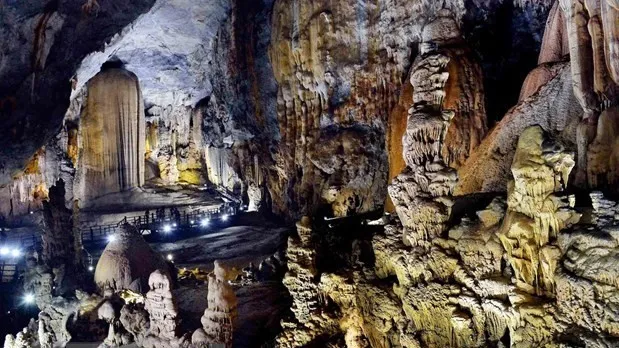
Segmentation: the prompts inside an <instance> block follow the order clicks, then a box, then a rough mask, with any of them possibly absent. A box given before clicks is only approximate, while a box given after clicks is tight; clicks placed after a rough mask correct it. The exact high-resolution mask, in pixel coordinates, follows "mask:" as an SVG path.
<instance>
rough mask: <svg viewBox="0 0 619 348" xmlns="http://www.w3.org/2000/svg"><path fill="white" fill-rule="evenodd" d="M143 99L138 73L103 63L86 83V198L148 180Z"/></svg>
mask: <svg viewBox="0 0 619 348" xmlns="http://www.w3.org/2000/svg"><path fill="white" fill-rule="evenodd" d="M145 127H146V124H145V121H144V104H143V102H142V94H141V92H140V86H139V82H138V79H137V77H136V76H135V75H134V74H133V73H131V72H129V71H126V70H124V69H120V68H104V69H103V70H102V71H101V72H100V73H99V74H97V75H96V76H95V77H94V78H93V79H92V80H91V81H89V83H88V96H87V101H86V107H85V111H84V113H83V115H82V118H81V123H80V129H81V132H82V137H81V139H82V151H81V155H80V170H81V176H82V179H81V180H82V190H83V199H84V200H88V199H90V198H95V197H98V196H102V195H105V194H106V193H113V192H119V191H125V190H130V189H134V188H138V187H140V186H142V185H143V184H144V153H145V148H144V145H145V141H146V133H145Z"/></svg>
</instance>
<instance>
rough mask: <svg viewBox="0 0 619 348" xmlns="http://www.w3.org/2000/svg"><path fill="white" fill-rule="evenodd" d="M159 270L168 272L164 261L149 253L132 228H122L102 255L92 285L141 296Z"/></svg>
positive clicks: (151, 250) (152, 252)
mask: <svg viewBox="0 0 619 348" xmlns="http://www.w3.org/2000/svg"><path fill="white" fill-rule="evenodd" d="M158 269H162V270H167V269H168V266H167V263H166V262H165V260H164V259H163V258H162V257H161V255H159V254H158V253H156V252H155V251H153V249H151V247H150V246H149V245H148V244H147V243H146V241H144V238H142V236H141V235H140V234H139V233H138V231H137V230H136V229H135V227H133V226H131V225H128V224H125V225H123V228H121V229H120V232H118V233H117V234H115V235H114V240H112V241H110V242H108V244H107V246H106V247H105V250H104V251H103V254H101V257H100V258H99V262H98V263H97V267H96V269H95V283H97V286H98V287H99V288H100V289H112V290H114V291H120V290H124V289H129V290H133V291H136V292H141V291H142V290H145V289H147V288H148V287H147V286H148V285H149V280H148V279H149V277H150V274H151V273H152V272H154V271H155V270H158Z"/></svg>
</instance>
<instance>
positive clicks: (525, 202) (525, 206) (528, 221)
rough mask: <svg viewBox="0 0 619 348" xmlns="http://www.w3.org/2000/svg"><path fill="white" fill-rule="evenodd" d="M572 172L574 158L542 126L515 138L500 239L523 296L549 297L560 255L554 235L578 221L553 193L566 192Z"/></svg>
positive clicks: (530, 129) (565, 199)
mask: <svg viewBox="0 0 619 348" xmlns="http://www.w3.org/2000/svg"><path fill="white" fill-rule="evenodd" d="M573 167H574V160H573V155H571V154H568V153H565V152H564V149H563V148H561V146H559V145H555V144H552V143H549V142H548V141H547V139H544V133H543V130H542V129H541V127H532V128H527V129H526V130H525V131H524V132H523V133H522V135H521V136H520V139H519V140H518V147H517V149H516V154H515V155H514V163H513V164H512V174H513V178H514V179H513V181H511V182H510V184H509V188H508V192H507V195H508V200H507V207H508V208H507V214H506V216H505V219H504V223H503V227H502V228H501V231H500V232H499V238H500V239H501V243H502V244H503V248H504V249H505V250H506V251H507V261H508V262H509V263H510V264H511V267H512V270H513V272H514V279H515V283H516V286H517V287H518V288H519V289H521V290H523V291H525V292H528V293H531V294H535V295H539V296H542V295H546V296H549V297H552V296H554V291H555V284H554V275H555V272H556V270H557V266H558V261H559V259H560V256H561V251H560V249H559V248H558V247H557V246H556V243H555V241H556V239H557V236H558V234H559V231H561V230H564V229H565V228H567V227H570V226H571V225H573V224H574V223H576V222H578V220H579V219H580V216H579V215H578V214H576V213H575V212H574V211H572V210H571V209H570V204H569V202H568V201H567V198H566V197H560V196H558V195H557V194H556V193H557V192H560V191H562V190H564V189H566V188H567V183H568V178H569V174H570V172H571V171H572V168H573ZM572 201H573V198H572ZM572 204H573V202H572Z"/></svg>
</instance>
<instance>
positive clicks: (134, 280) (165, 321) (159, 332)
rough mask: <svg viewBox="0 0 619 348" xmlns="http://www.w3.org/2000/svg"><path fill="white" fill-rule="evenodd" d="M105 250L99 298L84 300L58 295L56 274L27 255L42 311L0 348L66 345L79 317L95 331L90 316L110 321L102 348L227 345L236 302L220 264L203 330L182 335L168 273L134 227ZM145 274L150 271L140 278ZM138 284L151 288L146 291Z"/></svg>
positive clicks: (211, 281) (29, 287) (80, 295)
mask: <svg viewBox="0 0 619 348" xmlns="http://www.w3.org/2000/svg"><path fill="white" fill-rule="evenodd" d="M130 244H133V246H131V247H130ZM119 246H121V247H119ZM122 246H124V247H122ZM136 248H138V249H136ZM140 248H143V249H146V250H139V249H140ZM111 250H112V251H113V252H112V251H111ZM106 253H107V254H108V256H107V257H106V258H104V257H102V258H101V260H100V262H99V264H98V265H97V270H99V272H98V274H99V276H98V282H97V283H98V284H97V285H98V286H99V288H100V294H93V295H88V294H86V293H84V292H82V291H80V290H76V291H75V295H74V296H71V297H70V296H66V295H65V296H55V295H54V292H55V291H56V290H55V289H57V286H58V284H60V283H59V282H60V281H61V280H58V279H57V277H58V274H56V273H55V272H52V270H51V269H49V268H48V267H46V266H44V265H43V263H42V262H40V260H37V258H36V255H33V256H32V257H30V258H29V261H28V262H29V269H28V271H27V273H26V274H25V282H24V283H25V284H24V287H25V290H26V291H27V292H29V293H32V294H33V295H34V301H35V303H36V305H37V306H38V307H39V309H40V310H41V312H40V313H39V317H38V320H37V321H36V322H35V321H33V322H32V323H31V324H30V325H29V326H28V327H26V328H24V330H23V332H21V333H19V334H17V335H16V336H15V337H13V336H12V335H9V336H7V338H6V340H5V348H34V347H41V348H51V347H64V346H65V345H66V344H67V343H68V342H69V341H70V340H71V334H70V333H69V328H68V326H69V321H70V320H73V321H75V320H76V318H78V317H79V318H83V320H86V322H87V323H86V325H87V326H88V325H90V326H91V327H90V328H89V330H93V327H96V326H97V325H96V324H95V322H94V320H95V319H100V320H103V321H105V322H106V323H107V324H108V326H109V327H108V331H107V336H105V339H104V341H103V343H102V344H101V345H100V347H101V348H110V347H119V346H122V345H126V344H129V343H132V342H135V343H136V344H137V345H138V346H139V347H144V348H169V347H182V348H203V347H209V346H212V345H222V346H225V347H231V346H232V337H233V330H234V324H235V320H236V317H237V300H236V295H235V293H234V290H233V289H232V287H231V285H230V284H229V282H228V279H227V278H226V270H225V269H224V268H223V267H222V266H221V265H220V264H219V263H218V262H217V261H216V262H215V270H214V274H211V275H209V277H208V295H207V301H208V307H207V308H206V310H205V312H204V316H203V317H202V328H199V329H197V330H196V331H195V332H193V334H192V333H190V332H184V333H183V332H182V330H181V329H180V327H179V325H180V319H181V316H180V314H181V313H180V312H179V309H178V307H177V305H176V301H175V299H174V295H173V292H172V289H173V286H174V282H173V280H172V278H171V276H170V272H171V271H172V269H171V268H170V267H168V265H167V264H166V263H165V262H163V261H162V260H160V258H161V257H160V256H159V255H156V254H155V253H154V252H153V251H152V250H151V249H150V247H149V246H148V244H146V243H145V242H144V240H143V239H142V237H141V236H139V235H138V234H137V231H135V229H134V228H131V227H130V226H128V225H126V226H125V227H124V228H123V232H122V233H119V234H118V235H117V236H116V240H115V241H113V242H111V243H109V244H108V247H107V248H106V250H105V251H104V255H105V254H106ZM135 253H138V254H136V255H134V254H135ZM110 254H111V255H110ZM136 256H139V257H141V258H140V260H139V262H137V263H136V260H134V259H133V258H134V257H136ZM150 269H152V270H150ZM103 270H104V271H105V272H103ZM148 270H150V271H148ZM146 271H148V272H149V273H147V274H146V275H145V273H144V272H146ZM104 276H105V277H104ZM114 277H115V278H114ZM145 277H146V278H145ZM142 283H145V284H146V286H147V287H148V289H149V290H148V292H146V293H145V294H143V289H145V287H144V286H143V285H142ZM71 317H73V319H71ZM93 335H95V334H94V333H93ZM93 337H94V336H93ZM93 337H89V339H93Z"/></svg>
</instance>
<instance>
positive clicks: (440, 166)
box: [389, 12, 486, 245]
mask: <svg viewBox="0 0 619 348" xmlns="http://www.w3.org/2000/svg"><path fill="white" fill-rule="evenodd" d="M445 33H448V34H447V35H448V36H445V35H446V34H445ZM423 39H424V40H425V41H423V42H422V43H421V47H422V49H421V57H420V58H419V59H418V60H417V61H416V62H415V64H414V65H413V67H412V68H411V69H412V73H411V81H410V82H411V84H412V86H413V90H414V94H413V105H412V107H411V109H410V110H409V115H408V121H407V126H406V134H405V136H404V140H403V146H404V150H403V157H404V161H405V163H406V165H407V169H406V170H405V171H404V172H403V173H402V174H401V175H400V176H399V177H398V178H396V179H394V181H393V183H392V185H391V186H390V188H389V190H390V191H389V194H390V196H391V199H392V201H393V202H394V204H395V208H396V212H397V213H398V216H399V217H400V219H401V221H402V223H403V224H404V226H405V227H406V229H407V230H408V231H409V232H408V233H410V236H405V240H406V243H408V244H411V245H418V244H419V243H423V242H424V241H427V240H431V239H433V238H435V237H438V236H440V235H441V233H442V232H444V229H445V226H444V223H445V222H446V221H447V218H448V217H449V214H450V213H449V210H450V206H451V203H450V201H449V198H447V196H449V195H451V194H452V193H453V189H454V187H455V184H456V181H457V177H456V172H455V170H454V169H455V168H457V167H458V166H459V165H460V164H461V163H463V162H464V160H465V159H466V158H467V156H468V154H469V153H470V151H471V150H472V149H474V148H475V147H476V146H477V145H478V144H479V141H480V139H481V138H482V137H483V135H484V134H485V130H486V123H485V114H484V112H483V107H482V108H481V110H479V108H478V107H477V106H478V105H480V104H481V99H483V98H481V96H480V95H481V92H482V91H483V89H482V88H481V87H480V83H479V79H480V76H479V74H475V73H474V72H475V71H476V69H477V68H476V66H475V65H474V64H473V63H472V62H471V61H470V59H467V58H466V56H463V53H462V51H463V49H460V50H458V49H453V48H445V47H451V46H452V45H456V47H457V45H458V44H459V43H461V41H460V40H461V38H460V34H459V31H458V28H457V24H456V22H455V21H454V19H453V18H452V17H451V14H450V13H449V12H442V13H441V15H440V17H438V18H437V19H436V20H435V21H434V22H431V23H429V24H428V25H427V26H426V27H425V28H424V30H423ZM471 70H472V71H473V72H472V73H471V72H470V71H471ZM464 72H469V74H470V75H469V76H467V75H466V74H465V73H464ZM454 101H455V102H454ZM466 103H470V104H469V105H465V104H466ZM475 105H477V106H475ZM470 110H476V113H469V111H470Z"/></svg>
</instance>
